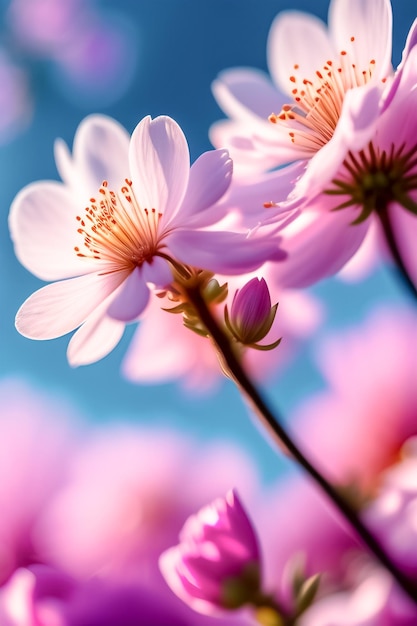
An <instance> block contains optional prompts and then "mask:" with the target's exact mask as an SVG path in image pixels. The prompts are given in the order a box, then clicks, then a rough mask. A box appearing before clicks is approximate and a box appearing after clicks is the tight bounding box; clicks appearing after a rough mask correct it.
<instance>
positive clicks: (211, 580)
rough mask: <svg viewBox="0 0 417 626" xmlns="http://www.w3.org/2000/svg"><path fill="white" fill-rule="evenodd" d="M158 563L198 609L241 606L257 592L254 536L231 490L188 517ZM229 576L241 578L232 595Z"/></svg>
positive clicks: (257, 557)
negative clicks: (177, 536) (175, 542)
mask: <svg viewBox="0 0 417 626" xmlns="http://www.w3.org/2000/svg"><path fill="white" fill-rule="evenodd" d="M159 564H160V567H161V571H162V573H163V575H164V577H165V580H166V581H167V583H168V585H169V586H170V587H171V588H172V590H173V591H174V593H176V594H177V595H178V596H179V597H180V598H181V599H182V600H183V601H184V602H186V604H188V605H189V606H191V607H192V608H193V609H195V610H196V611H199V612H201V613H206V614H208V615H210V614H211V613H213V611H214V612H216V611H217V610H218V609H227V608H234V609H235V608H240V607H241V606H242V605H243V604H246V602H248V601H250V598H251V597H252V595H253V594H257V593H259V584H260V552H259V547H258V540H257V537H256V534H255V531H254V529H253V527H252V524H251V522H250V520H249V518H248V517H247V514H246V512H245V510H244V508H243V506H242V504H241V503H240V500H239V498H238V496H237V493H236V491H234V490H233V491H229V492H228V493H227V495H226V496H225V497H224V498H217V499H216V500H215V501H214V502H212V503H211V504H209V505H207V506H206V507H204V508H203V509H201V510H200V511H199V512H198V513H196V514H195V515H193V516H191V517H190V518H188V520H187V521H186V523H185V525H184V526H183V528H182V530H181V533H180V543H179V544H178V545H177V546H175V547H174V548H170V549H168V550H166V551H165V552H164V553H163V554H162V555H161V557H160V559H159ZM232 581H234V582H235V583H236V585H237V586H238V585H239V582H240V583H241V588H240V592H241V593H238V594H237V597H235V594H233V593H228V584H229V583H231V582H232ZM236 585H234V589H235V586H236ZM229 591H230V592H231V591H232V590H231V589H230V590H229ZM235 591H236V589H235ZM251 594H252V595H251ZM234 600H236V603H235V602H234Z"/></svg>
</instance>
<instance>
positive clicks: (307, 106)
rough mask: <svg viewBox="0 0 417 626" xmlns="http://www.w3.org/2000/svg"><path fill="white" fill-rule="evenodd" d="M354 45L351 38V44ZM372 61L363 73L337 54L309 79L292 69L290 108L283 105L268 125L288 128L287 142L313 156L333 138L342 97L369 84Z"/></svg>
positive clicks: (296, 67) (346, 54) (346, 56)
mask: <svg viewBox="0 0 417 626" xmlns="http://www.w3.org/2000/svg"><path fill="white" fill-rule="evenodd" d="M354 41H355V38H354V37H351V43H352V44H353V43H354ZM374 68H375V59H371V60H370V61H369V64H368V67H367V68H365V69H361V68H358V67H357V66H356V64H355V63H352V55H351V54H349V52H347V51H346V50H342V51H341V52H340V54H339V59H338V61H337V62H333V61H331V60H329V61H326V63H325V64H324V65H323V67H322V69H321V70H317V71H316V73H315V76H314V77H313V79H312V80H311V79H308V78H303V77H301V76H300V75H299V71H298V70H299V65H298V64H296V65H294V74H293V75H292V76H290V81H291V82H292V83H293V85H294V88H293V89H292V95H293V98H294V104H285V105H284V106H283V107H282V109H281V111H280V113H278V114H275V113H272V115H270V116H269V121H270V122H272V123H273V124H279V125H280V126H283V127H284V128H288V130H289V132H288V135H289V137H290V139H291V142H292V143H294V144H297V147H298V148H300V149H302V150H303V151H305V152H306V153H307V154H310V155H313V154H314V153H315V152H317V151H318V150H320V148H322V147H323V146H324V145H325V144H326V143H327V142H328V141H330V139H331V138H332V136H333V133H334V131H335V128H336V126H337V122H338V121H339V118H340V114H341V111H342V105H343V99H344V97H345V93H346V92H347V91H348V90H349V89H352V88H353V87H360V86H362V85H365V84H366V83H368V82H369V81H370V80H371V77H372V74H373V71H374Z"/></svg>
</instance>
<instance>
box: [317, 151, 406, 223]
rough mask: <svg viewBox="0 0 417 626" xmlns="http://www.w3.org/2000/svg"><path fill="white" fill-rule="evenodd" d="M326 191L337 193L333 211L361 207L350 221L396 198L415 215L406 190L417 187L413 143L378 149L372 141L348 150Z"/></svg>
mask: <svg viewBox="0 0 417 626" xmlns="http://www.w3.org/2000/svg"><path fill="white" fill-rule="evenodd" d="M332 185H333V186H332V187H331V188H330V189H327V190H326V192H325V193H326V194H328V195H333V196H335V197H337V196H341V199H342V202H341V203H339V204H338V205H337V206H335V207H334V209H333V210H334V211H337V210H339V209H344V208H346V207H349V206H360V207H361V209H362V211H361V213H360V215H359V217H358V218H357V219H356V220H355V221H354V222H353V224H360V223H361V222H363V221H364V220H366V219H367V218H368V217H369V216H370V215H371V213H372V212H374V211H376V212H378V213H382V212H384V211H386V209H387V207H388V205H389V204H390V203H391V202H397V203H398V204H400V205H401V206H403V207H404V208H405V209H406V210H408V211H411V213H414V214H416V215H417V204H416V203H415V201H414V200H413V199H412V197H411V196H410V193H411V192H413V191H417V145H414V146H413V147H412V148H409V149H407V148H406V146H405V144H403V145H402V146H400V147H399V148H397V149H396V148H395V146H394V144H392V146H391V149H390V150H389V151H387V150H379V149H378V148H375V147H374V146H373V144H372V143H370V144H369V145H368V147H367V148H366V149H364V150H361V151H360V152H359V153H357V154H353V153H352V152H349V153H348V156H347V157H346V159H345V161H344V163H343V168H342V170H341V173H340V175H339V178H337V179H335V180H333V181H332Z"/></svg>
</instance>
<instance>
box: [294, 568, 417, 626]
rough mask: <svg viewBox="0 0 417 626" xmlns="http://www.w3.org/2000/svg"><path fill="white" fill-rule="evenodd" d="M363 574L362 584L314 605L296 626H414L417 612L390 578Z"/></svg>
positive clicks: (374, 572) (379, 573)
mask: <svg viewBox="0 0 417 626" xmlns="http://www.w3.org/2000/svg"><path fill="white" fill-rule="evenodd" d="M363 573H364V580H363V581H362V582H360V584H359V585H358V586H357V587H356V588H355V589H353V590H352V591H342V592H338V593H335V594H332V595H330V596H328V597H325V598H323V599H322V600H319V601H318V602H316V603H315V604H314V605H313V607H312V608H311V609H310V610H309V611H308V612H307V613H306V614H305V615H304V616H303V617H302V618H301V619H300V622H299V624H300V626H335V625H336V624H337V626H414V624H416V620H417V609H416V607H415V605H413V604H412V603H411V601H410V600H409V599H408V598H407V597H406V596H405V595H404V594H403V593H402V592H401V591H400V590H399V589H398V588H397V587H396V586H395V584H394V582H393V580H392V578H391V577H390V575H389V574H388V573H387V572H385V571H383V570H375V569H374V570H370V569H369V567H365V571H364V572H363Z"/></svg>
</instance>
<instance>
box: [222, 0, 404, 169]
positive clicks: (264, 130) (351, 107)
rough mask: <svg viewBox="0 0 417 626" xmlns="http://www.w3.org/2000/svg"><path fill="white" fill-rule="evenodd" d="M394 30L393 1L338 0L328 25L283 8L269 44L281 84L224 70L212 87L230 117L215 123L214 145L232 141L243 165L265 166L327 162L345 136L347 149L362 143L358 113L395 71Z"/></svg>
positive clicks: (246, 72)
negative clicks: (392, 63)
mask: <svg viewBox="0 0 417 626" xmlns="http://www.w3.org/2000/svg"><path fill="white" fill-rule="evenodd" d="M391 28H392V16H391V6H390V3H389V0H377V1H375V0H366V1H365V2H364V1H363V0H355V1H353V2H352V1H348V0H333V1H332V2H331V4H330V8H329V30H328V31H327V30H326V27H325V25H324V24H323V22H321V20H319V19H317V18H316V17H314V16H312V15H308V14H304V13H300V12H298V11H286V12H283V13H281V14H279V15H278V16H277V17H276V18H275V20H274V22H273V24H272V26H271V30H270V33H269V39H268V50H267V52H268V65H269V69H270V72H271V75H272V78H273V80H274V82H275V83H276V85H277V86H278V89H276V88H275V87H274V85H273V84H272V83H271V82H270V81H269V80H268V79H267V77H265V76H264V75H263V74H262V73H260V72H257V71H254V70H250V69H237V70H227V71H226V72H223V73H222V74H221V75H220V76H219V78H218V79H217V80H216V81H215V82H214V84H213V91H214V95H215V97H216V99H217V101H218V103H219V104H220V106H221V107H222V108H223V109H224V111H225V112H226V113H227V114H228V116H229V117H230V118H231V120H230V121H222V122H218V123H217V124H215V125H214V126H213V127H212V129H211V138H212V141H213V143H214V145H222V146H229V147H230V151H231V154H232V157H233V159H234V160H235V161H236V163H237V164H239V163H240V162H242V163H243V165H246V166H250V167H251V169H252V170H253V168H254V167H255V168H256V166H257V164H258V167H259V166H260V167H261V169H262V170H263V171H265V170H266V169H270V168H273V167H277V166H281V165H285V164H287V163H291V162H294V161H297V160H305V161H306V162H307V161H308V160H310V159H312V160H315V161H325V162H327V160H328V159H326V156H325V154H324V153H328V152H329V150H330V151H331V152H332V148H331V146H332V144H335V143H336V144H337V143H338V141H340V139H341V138H342V137H344V139H345V140H346V141H347V140H348V141H349V142H350V143H349V146H347V150H348V149H354V147H355V145H357V144H358V142H359V143H361V144H362V143H363V139H362V135H363V132H364V130H365V128H366V121H365V120H364V119H363V118H362V119H361V116H360V115H359V111H360V109H361V108H362V107H363V106H364V105H365V103H366V105H369V104H371V103H374V100H375V98H374V96H373V95H372V94H373V92H374V90H375V88H374V85H375V84H377V83H378V82H379V81H380V80H381V79H383V78H385V77H386V76H387V75H389V74H390V72H391V60H390V59H391V38H392V34H391ZM369 87H371V89H369ZM284 94H285V95H284ZM279 108H281V111H280V112H279V113H278V114H276V115H272V116H271V114H272V113H273V111H276V110H277V109H278V110H279ZM268 118H269V119H268ZM271 121H272V122H274V124H272V123H271ZM348 131H349V132H348ZM355 131H356V132H355ZM341 136H342V137H341ZM359 147H362V145H360V146H359ZM334 151H335V150H334V149H333V152H334ZM323 152H324V153H323ZM345 152H346V150H345ZM345 152H344V154H345ZM342 160H343V159H342Z"/></svg>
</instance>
